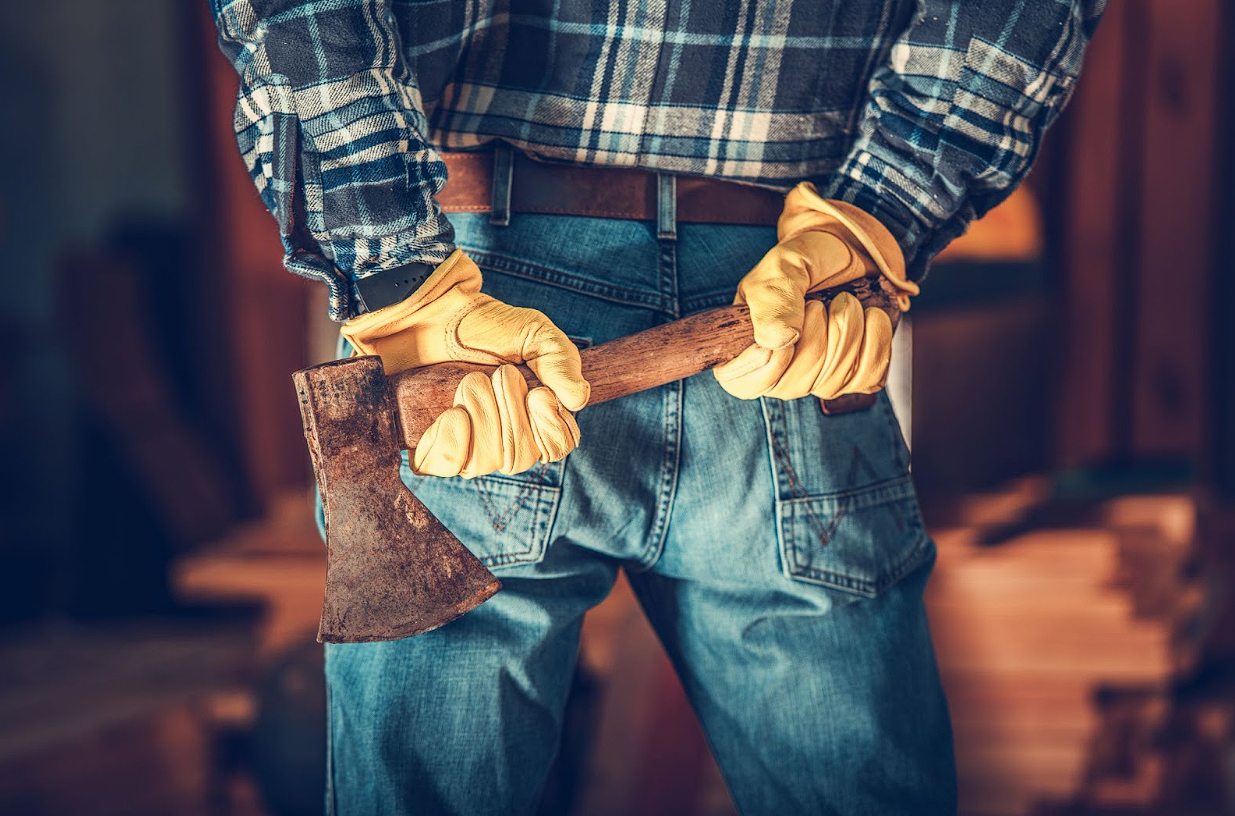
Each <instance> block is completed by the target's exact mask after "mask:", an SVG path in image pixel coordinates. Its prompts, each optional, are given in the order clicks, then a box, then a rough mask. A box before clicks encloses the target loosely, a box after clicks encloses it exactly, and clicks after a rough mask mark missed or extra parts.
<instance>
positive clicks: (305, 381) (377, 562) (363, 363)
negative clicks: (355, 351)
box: [294, 357, 501, 643]
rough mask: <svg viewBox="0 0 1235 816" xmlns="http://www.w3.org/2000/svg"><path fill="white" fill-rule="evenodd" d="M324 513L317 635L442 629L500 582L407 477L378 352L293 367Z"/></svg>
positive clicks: (334, 637)
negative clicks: (401, 468)
mask: <svg viewBox="0 0 1235 816" xmlns="http://www.w3.org/2000/svg"><path fill="white" fill-rule="evenodd" d="M294 379H295V384H296V392H297V395H298V397H299V401H300V413H301V418H302V419H303V421H304V433H305V439H306V441H307V442H308V444H309V453H310V455H311V456H312V457H313V470H314V473H315V474H316V476H317V486H318V490H319V492H320V494H321V497H322V506H323V509H324V511H325V522H326V547H327V553H328V555H327V566H326V592H325V598H324V601H323V604H322V620H321V625H320V628H319V629H318V634H317V639H318V640H319V641H322V642H325V643H366V642H370V641H377V640H395V639H398V638H404V637H411V636H412V635H418V634H421V633H422V632H427V631H429V630H431V629H436V628H437V627H439V626H442V625H444V624H446V623H449V622H450V621H452V620H454V619H455V618H457V617H459V616H460V615H462V614H464V613H465V612H468V611H469V610H471V609H474V608H475V607H477V606H479V605H480V604H481V603H483V602H484V601H486V600H488V599H489V598H490V597H492V596H493V595H494V593H496V592H497V591H498V590H499V589H500V588H501V583H500V582H499V581H498V580H497V578H496V577H494V575H493V573H491V572H489V570H488V569H486V568H485V566H484V565H483V564H482V563H481V562H480V560H479V559H477V558H476V556H474V555H472V553H471V552H470V551H469V550H468V549H467V547H465V546H463V544H462V542H460V541H459V539H458V538H456V537H455V536H454V534H453V533H451V532H450V531H449V530H447V529H446V527H445V526H444V525H443V524H442V523H441V522H440V521H438V520H437V519H436V518H434V517H433V514H432V513H430V512H429V510H428V508H426V507H425V506H424V505H423V504H422V503H421V502H420V500H419V499H417V498H416V497H415V496H413V495H412V493H411V491H410V490H408V489H407V486H406V485H404V484H403V482H402V480H401V479H400V478H399V464H400V463H399V456H400V450H401V445H400V441H401V437H400V433H399V427H398V419H397V417H398V413H397V412H396V411H395V410H394V408H393V405H392V400H391V394H390V389H389V386H388V383H387V381H386V376H385V374H384V372H383V370H382V364H381V361H380V359H378V358H377V357H358V358H355V359H352V360H340V361H337V362H334V363H327V364H324V365H320V366H314V367H313V368H309V369H305V370H303V371H299V372H297V373H296V374H295V375H294Z"/></svg>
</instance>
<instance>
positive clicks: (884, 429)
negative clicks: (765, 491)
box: [764, 395, 934, 597]
mask: <svg viewBox="0 0 1235 816" xmlns="http://www.w3.org/2000/svg"><path fill="white" fill-rule="evenodd" d="M764 416H765V418H766V421H767V424H768V443H769V446H770V448H771V454H772V464H773V470H774V474H775V477H776V510H777V523H778V525H779V531H778V532H779V536H778V540H779V542H780V556H781V565H782V569H783V571H784V573H785V575H786V576H788V577H789V578H792V579H794V580H797V581H803V582H807V583H813V584H817V585H820V586H824V587H828V588H830V589H835V590H840V591H842V592H844V593H847V594H849V595H852V596H860V597H875V596H877V595H878V594H879V593H880V592H882V591H883V590H885V589H887V588H888V587H890V586H891V585H893V584H894V583H896V582H897V581H898V580H899V579H900V578H902V577H904V576H905V575H907V574H908V573H909V572H911V571H913V570H914V569H915V568H916V567H918V566H919V565H921V564H922V563H924V562H925V561H926V560H927V559H928V558H930V557H931V555H932V554H933V548H934V545H933V543H932V542H931V540H930V537H929V536H928V535H927V534H926V529H925V527H924V525H923V523H922V516H921V513H920V511H919V509H918V502H917V497H916V494H915V491H914V487H913V481H912V479H911V477H910V475H909V468H908V453H907V451H906V450H905V444H904V440H903V438H902V437H901V434H900V428H899V426H898V425H897V423H896V418H895V416H894V415H893V414H892V409H891V405H890V404H889V403H888V399H887V397H886V395H880V397H879V399H878V401H877V402H876V403H875V405H874V406H872V407H871V408H869V409H866V410H863V411H857V412H854V413H850V414H841V415H839V416H826V415H824V414H823V413H822V412H821V411H820V408H819V402H818V400H815V399H810V398H807V399H801V400H795V401H793V402H781V401H779V400H764Z"/></svg>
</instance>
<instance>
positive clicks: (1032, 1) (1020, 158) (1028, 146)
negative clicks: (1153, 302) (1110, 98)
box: [821, 0, 1106, 280]
mask: <svg viewBox="0 0 1235 816" xmlns="http://www.w3.org/2000/svg"><path fill="white" fill-rule="evenodd" d="M1105 6H1106V0H982V2H976V0H917V5H916V9H915V13H914V15H913V18H912V20H911V21H910V23H909V26H908V28H907V29H906V30H905V31H904V33H903V34H902V35H901V36H900V38H899V39H898V40H897V41H896V43H895V44H894V45H893V47H892V48H891V50H890V52H889V54H888V59H887V61H886V62H885V63H884V64H883V65H881V66H880V67H879V68H877V69H876V70H875V72H874V75H873V76H872V79H871V83H870V92H869V96H868V103H867V105H866V109H865V111H864V112H863V114H862V119H861V120H860V122H859V123H858V135H857V139H856V142H855V144H854V147H853V149H852V151H851V152H850V154H849V156H848V158H847V159H846V161H845V163H844V164H843V165H842V166H841V168H840V170H839V171H838V173H837V175H836V177H835V178H834V179H832V180H831V181H830V183H827V184H824V185H823V187H822V189H821V192H822V193H823V194H824V195H825V196H826V197H828V198H834V199H840V200H842V201H848V202H850V203H852V204H855V205H857V206H858V207H860V208H861V209H863V210H865V211H866V212H869V213H871V214H872V215H874V216H875V217H876V218H878V219H879V221H880V222H881V223H883V224H884V225H885V226H886V227H887V228H888V229H889V230H890V231H891V232H892V234H893V235H894V236H895V237H896V239H897V241H898V242H899V243H900V245H901V247H902V249H903V251H904V254H905V260H906V265H907V268H908V273H909V277H910V279H912V280H920V279H921V278H922V276H923V275H924V274H925V272H926V267H927V264H928V263H929V262H930V259H931V258H932V257H934V255H935V254H936V253H937V252H939V251H940V250H941V249H943V247H945V246H947V244H948V243H949V242H950V241H951V240H952V239H953V238H956V237H957V236H958V235H960V234H961V233H963V232H964V231H965V229H966V228H967V227H968V225H969V223H970V222H971V221H972V220H974V219H975V218H978V217H980V216H981V215H983V214H984V213H985V212H986V211H987V210H989V209H991V208H992V207H994V206H995V205H996V204H998V203H999V202H1000V201H1002V200H1003V199H1004V198H1005V197H1006V196H1007V195H1008V194H1009V193H1011V192H1012V190H1013V189H1014V188H1015V187H1016V185H1017V184H1018V183H1019V182H1020V181H1021V179H1022V178H1023V177H1024V175H1025V173H1026V172H1027V171H1028V170H1029V166H1030V164H1031V163H1032V162H1033V159H1034V158H1035V156H1036V155H1037V152H1038V146H1039V144H1040V142H1041V139H1042V134H1043V132H1044V131H1045V130H1046V128H1047V126H1048V125H1050V124H1051V122H1053V121H1054V120H1055V117H1056V116H1057V115H1058V114H1059V112H1060V110H1061V109H1062V108H1063V106H1064V103H1066V102H1067V100H1068V97H1069V96H1070V95H1071V92H1072V89H1073V87H1074V85H1075V81H1076V77H1077V74H1078V73H1079V71H1080V67H1081V57H1082V55H1083V53H1084V50H1085V46H1086V45H1087V44H1088V43H1089V40H1090V38H1091V37H1092V36H1093V32H1094V29H1095V27H1096V26H1097V23H1098V18H1099V17H1100V16H1101V14H1102V11H1103V9H1104V7H1105Z"/></svg>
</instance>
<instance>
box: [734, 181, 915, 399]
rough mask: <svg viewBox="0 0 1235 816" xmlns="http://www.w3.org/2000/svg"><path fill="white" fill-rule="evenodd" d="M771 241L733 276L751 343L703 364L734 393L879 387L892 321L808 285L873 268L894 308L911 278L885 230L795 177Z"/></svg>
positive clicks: (819, 393)
mask: <svg viewBox="0 0 1235 816" xmlns="http://www.w3.org/2000/svg"><path fill="white" fill-rule="evenodd" d="M776 232H777V237H778V239H779V242H778V243H777V244H776V246H774V247H772V249H770V250H769V251H768V253H767V254H766V255H764V256H763V258H762V259H761V260H760V261H759V263H757V264H756V265H755V268H754V269H752V270H751V271H750V272H748V273H747V274H746V276H745V277H744V278H742V280H741V282H740V283H739V284H738V291H737V296H736V297H735V298H734V303H745V304H746V305H748V306H749V307H750V319H751V323H752V324H753V325H754V335H755V338H754V339H755V342H754V343H752V344H751V345H750V346H748V347H747V348H746V349H745V350H744V351H743V352H742V353H741V354H739V355H738V356H737V357H736V358H735V359H733V360H731V361H729V362H728V363H725V364H723V365H719V366H717V367H716V368H714V369H712V373H713V374H715V375H716V379H717V381H718V382H719V383H720V385H721V387H722V388H724V389H725V390H726V391H728V392H729V393H730V394H732V395H733V396H735V397H738V398H740V399H755V398H756V397H775V398H777V399H785V400H791V399H798V398H799V397H804V396H806V395H807V394H813V395H814V396H816V397H819V398H820V399H825V400H827V399H835V398H836V397H839V396H841V395H843V394H869V393H873V392H875V391H878V390H879V389H881V388H883V386H884V382H885V381H886V379H887V372H888V364H889V362H890V360H891V354H892V322H891V320H889V318H888V316H887V314H885V313H884V312H883V311H882V310H881V309H876V308H873V307H870V308H865V309H864V308H863V307H862V304H861V303H860V302H859V301H858V299H857V298H856V297H854V296H853V295H851V294H848V293H845V292H842V293H841V294H839V295H837V296H836V297H835V298H834V299H833V300H832V302H831V303H830V304H829V305H827V306H826V307H825V306H824V305H823V304H822V303H820V302H819V301H816V300H809V301H808V300H807V299H806V295H807V293H809V292H816V291H819V290H822V289H830V288H832V287H836V286H841V285H843V284H846V283H849V282H851V281H854V280H857V279H859V278H862V277H865V276H866V275H871V274H879V275H881V276H882V277H883V279H884V280H885V281H886V282H887V284H888V285H889V287H890V288H892V289H893V290H895V292H896V298H897V305H898V306H899V307H900V309H901V311H902V312H903V311H906V310H908V308H909V297H910V296H911V295H916V294H917V293H918V286H917V284H916V283H912V282H910V281H908V280H906V278H905V262H904V259H903V258H902V256H901V250H900V247H898V246H897V244H896V239H895V238H893V237H892V234H891V233H890V232H888V230H887V229H886V228H885V227H884V226H883V225H882V224H880V223H879V221H877V220H876V219H875V217H874V216H872V215H870V214H868V213H866V212H863V211H862V210H860V209H858V208H857V207H855V206H853V205H852V204H847V203H845V202H843V201H829V200H827V199H824V198H823V197H822V196H820V195H819V193H818V191H817V190H816V189H815V187H814V185H812V184H810V183H809V182H803V183H802V184H799V185H798V186H797V187H795V188H794V189H793V190H792V191H790V192H789V194H788V195H787V196H785V205H784V209H783V211H782V212H781V216H780V219H779V220H778V221H777V224H776Z"/></svg>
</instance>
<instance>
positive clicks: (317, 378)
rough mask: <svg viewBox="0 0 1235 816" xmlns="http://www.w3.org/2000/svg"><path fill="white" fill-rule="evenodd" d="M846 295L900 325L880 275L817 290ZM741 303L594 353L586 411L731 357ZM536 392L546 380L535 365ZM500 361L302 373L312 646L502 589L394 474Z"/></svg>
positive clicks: (845, 405) (586, 362) (461, 609)
mask: <svg viewBox="0 0 1235 816" xmlns="http://www.w3.org/2000/svg"><path fill="white" fill-rule="evenodd" d="M842 291H848V292H851V293H852V294H854V295H855V296H856V297H857V298H858V299H859V300H860V301H862V303H863V305H865V306H875V307H878V308H882V309H883V310H884V311H886V312H887V313H888V316H889V317H890V318H891V319H892V325H893V326H894V327H895V326H896V324H897V322H898V321H899V318H900V311H899V310H898V309H897V306H896V300H895V298H894V296H893V294H894V293H893V292H892V291H891V290H890V289H889V288H888V287H887V284H885V283H884V282H883V279H882V278H881V277H878V276H871V277H866V278H862V279H860V280H857V281H854V282H852V283H849V284H846V285H844V286H840V287H836V288H834V289H829V290H825V291H823V292H817V293H813V294H811V295H810V297H812V298H819V299H822V300H824V301H825V302H827V301H830V300H831V299H832V298H834V297H835V296H836V295H837V294H839V293H840V292H842ZM753 339H754V334H753V330H752V328H751V323H750V316H749V310H748V309H747V308H746V307H745V306H726V307H723V308H719V309H711V310H709V311H705V312H700V313H698V314H694V315H691V316H689V317H684V318H682V319H680V320H675V321H673V322H671V323H665V324H662V325H660V326H656V327H654V328H651V329H647V330H646V331H641V332H639V333H637V334H633V335H630V336H628V337H623V338H620V339H617V340H613V341H610V342H608V343H602V344H600V345H597V346H593V347H590V348H586V349H584V350H583V351H582V352H581V356H582V359H583V376H584V378H585V379H586V380H587V381H588V382H589V383H590V384H591V386H592V392H591V398H590V399H589V401H588V404H589V405H595V404H597V403H601V402H608V401H609V400H612V399H617V398H618V397H623V396H626V395H627V394H634V393H637V392H640V391H644V390H647V389H649V388H655V387H657V386H660V385H665V384H666V383H670V382H674V381H675V380H680V379H682V378H684V377H689V376H691V375H692V374H698V373H699V372H700V371H703V370H705V369H708V368H711V367H713V366H716V365H720V364H721V363H724V362H727V361H729V360H732V359H733V358H734V357H736V356H737V355H738V354H739V353H740V352H741V351H742V350H743V349H744V348H746V347H747V346H748V345H750V344H751V342H753ZM519 368H520V370H521V371H522V373H523V375H524V376H525V377H527V378H528V387H529V388H535V387H536V386H537V385H538V384H539V383H538V381H537V380H536V378H535V376H534V375H533V374H532V372H531V371H530V370H528V369H527V368H525V367H523V366H520V367H519ZM472 371H485V372H487V373H492V371H493V369H492V367H487V366H480V365H472V364H469V363H442V364H438V365H432V366H426V367H424V368H418V369H412V370H410V371H404V372H402V373H400V374H395V375H394V376H391V377H387V376H386V375H385V373H384V371H383V370H382V362H381V358H379V357H376V356H362V357H353V358H351V359H348V360H337V361H335V362H330V363H323V364H321V365H316V366H313V367H311V368H306V369H302V370H301V371H297V372H296V373H295V374H294V375H293V376H292V379H293V382H294V383H295V385H296V393H297V395H298V397H299V401H300V414H301V419H302V420H303V421H304V435H305V439H306V440H307V441H308V444H309V454H310V456H311V457H312V459H313V472H314V474H315V476H316V478H317V487H318V490H319V492H320V494H321V499H322V506H323V508H324V511H325V524H326V547H327V566H326V592H325V599H324V603H323V608H322V620H321V626H320V628H319V629H318V634H317V639H318V640H319V641H323V642H326V643H364V642H369V641H378V640H396V639H398V638H404V637H410V636H412V635H418V634H420V633H422V632H427V631H429V630H431V629H436V628H437V627H439V626H442V625H443V624H446V623H449V622H450V621H452V620H454V619H455V618H457V617H459V616H460V615H462V614H464V613H465V612H468V611H469V610H471V609H473V608H475V607H476V606H479V605H480V604H481V603H483V602H484V601H486V600H488V599H489V598H490V597H492V596H493V594H494V593H496V592H497V591H498V590H499V589H500V588H501V583H500V582H499V581H498V579H497V578H496V577H495V576H494V575H493V573H491V572H489V570H488V569H486V568H485V566H484V565H483V564H481V562H480V560H479V559H477V558H476V556H474V555H472V553H471V552H470V551H469V550H468V549H467V548H466V547H465V546H463V544H462V543H461V542H460V541H459V539H457V538H455V536H454V535H453V534H452V533H451V532H450V531H449V530H447V529H446V527H445V526H443V525H442V523H441V522H439V521H438V520H437V519H436V518H434V517H433V515H432V514H431V513H430V512H429V511H428V509H427V508H426V507H425V506H424V505H423V504H421V503H420V501H419V500H418V499H417V498H416V497H415V496H414V495H412V493H411V491H410V490H408V489H407V487H406V486H405V485H404V484H403V482H402V480H401V479H400V478H399V464H400V451H402V450H404V449H409V450H410V449H413V448H415V447H416V443H417V442H418V441H419V440H420V436H421V434H423V433H424V431H425V429H426V428H428V427H429V425H430V423H432V422H433V420H434V419H435V418H436V417H437V416H438V415H439V414H440V413H442V412H443V411H445V410H446V409H447V408H450V407H451V405H452V403H453V400H454V394H455V386H456V385H458V383H459V380H460V379H462V378H463V376H464V375H465V374H467V373H469V372H472ZM873 400H874V398H873V396H869V395H865V394H847V395H844V396H841V397H838V398H837V399H835V400H830V401H827V402H825V403H824V405H823V410H824V412H825V413H837V412H843V411H845V410H853V409H854V408H856V407H862V406H864V405H868V404H870V402H873Z"/></svg>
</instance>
